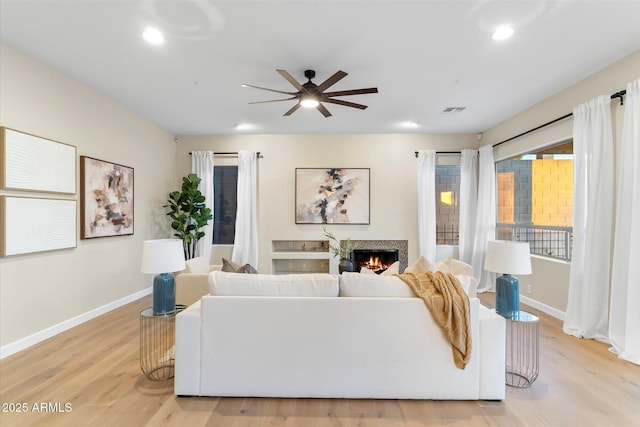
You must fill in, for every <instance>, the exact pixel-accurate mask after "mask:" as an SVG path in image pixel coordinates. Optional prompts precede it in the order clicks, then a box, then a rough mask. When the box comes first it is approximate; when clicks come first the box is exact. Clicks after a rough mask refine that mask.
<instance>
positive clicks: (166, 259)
mask: <svg viewBox="0 0 640 427" xmlns="http://www.w3.org/2000/svg"><path fill="white" fill-rule="evenodd" d="M184 268H185V263H184V251H183V248H182V240H178V239H158V240H145V241H144V242H143V246H142V267H141V268H140V271H141V272H142V273H149V274H157V276H156V277H154V278H153V315H154V316H162V315H166V314H169V313H173V312H174V311H175V309H176V281H175V279H174V277H173V274H170V273H173V272H174V271H180V270H184Z"/></svg>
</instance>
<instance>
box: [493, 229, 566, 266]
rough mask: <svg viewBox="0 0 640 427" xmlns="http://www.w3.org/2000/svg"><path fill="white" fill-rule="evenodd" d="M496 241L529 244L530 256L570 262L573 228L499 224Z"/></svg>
mask: <svg viewBox="0 0 640 427" xmlns="http://www.w3.org/2000/svg"><path fill="white" fill-rule="evenodd" d="M496 239H498V240H513V241H517V242H529V246H530V248H531V253H532V254H536V255H543V256H547V257H551V258H557V259H562V260H565V261H570V260H571V250H572V244H573V227H554V226H548V225H528V224H500V223H499V224H496Z"/></svg>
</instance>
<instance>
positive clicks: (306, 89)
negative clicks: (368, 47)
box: [242, 70, 378, 117]
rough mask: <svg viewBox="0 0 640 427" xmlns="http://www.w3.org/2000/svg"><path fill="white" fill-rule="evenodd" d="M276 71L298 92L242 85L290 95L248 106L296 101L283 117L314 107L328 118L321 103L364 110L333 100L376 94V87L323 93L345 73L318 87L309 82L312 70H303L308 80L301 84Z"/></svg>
mask: <svg viewBox="0 0 640 427" xmlns="http://www.w3.org/2000/svg"><path fill="white" fill-rule="evenodd" d="M276 71H277V72H278V73H280V75H281V76H282V77H284V78H285V79H286V80H287V81H288V82H289V83H291V84H292V85H293V87H295V88H296V89H297V90H298V91H297V92H287V91H284V90H276V89H268V88H266V87H260V86H254V85H248V84H244V85H242V86H244V87H252V88H255V89H261V90H268V91H270V92H276V93H282V94H285V95H291V97H290V98H284V99H274V100H271V101H257V102H250V104H264V103H267V102H281V101H292V100H297V102H296V104H295V105H294V106H293V107H291V109H289V111H287V112H286V113H284V115H285V116H290V115H291V114H293V113H294V112H295V111H296V110H297V109H298V108H300V107H306V108H314V107H315V108H316V109H317V110H318V111H320V112H321V113H322V115H323V116H325V117H329V116H331V113H330V112H329V110H327V109H326V107H325V106H324V105H322V103H323V102H326V103H329V104H337V105H344V106H345V107H352V108H358V109H360V110H364V109H366V108H367V106H366V105H362V104H356V103H355V102H349V101H343V100H341V99H335V97H340V96H348V95H363V94H367V93H378V88H377V87H370V88H366V89H352V90H341V91H336V92H325V91H326V90H327V89H329V88H330V87H331V86H333V85H334V84H336V83H337V82H339V81H340V80H342V79H343V78H345V77H346V76H347V73H345V72H344V71H338V72H336V73H335V74H334V75H332V76H331V77H329V78H328V79H327V80H325V81H324V82H322V83H320V84H319V85H317V84H315V83H313V82H312V81H311V79H313V78H314V77H315V76H316V72H315V71H314V70H305V72H304V76H305V77H306V78H307V79H308V81H307V82H306V83H303V84H300V83H298V81H297V80H296V79H294V78H293V77H292V76H291V74H289V73H288V72H287V71H285V70H276Z"/></svg>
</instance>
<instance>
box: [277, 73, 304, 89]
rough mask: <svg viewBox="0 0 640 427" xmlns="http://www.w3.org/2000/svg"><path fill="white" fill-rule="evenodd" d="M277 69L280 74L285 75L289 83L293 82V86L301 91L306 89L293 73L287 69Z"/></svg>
mask: <svg viewBox="0 0 640 427" xmlns="http://www.w3.org/2000/svg"><path fill="white" fill-rule="evenodd" d="M276 71H277V72H278V73H280V75H281V76H282V77H284V78H285V79H286V80H287V81H288V82H289V83H291V84H292V85H293V87H295V88H296V89H298V90H299V91H304V89H303V87H302V85H301V84H300V83H298V81H297V80H296V79H294V78H293V76H291V74H289V73H288V72H286V71H285V70H276Z"/></svg>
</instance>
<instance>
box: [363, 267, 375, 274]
mask: <svg viewBox="0 0 640 427" xmlns="http://www.w3.org/2000/svg"><path fill="white" fill-rule="evenodd" d="M360 274H376V273H375V271H373V270H370V269H368V268H367V267H360Z"/></svg>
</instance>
